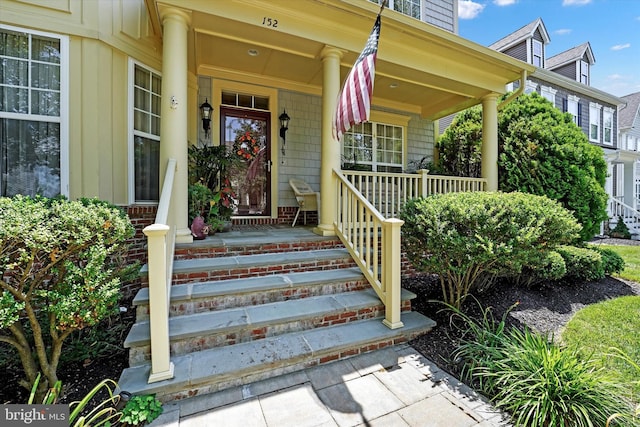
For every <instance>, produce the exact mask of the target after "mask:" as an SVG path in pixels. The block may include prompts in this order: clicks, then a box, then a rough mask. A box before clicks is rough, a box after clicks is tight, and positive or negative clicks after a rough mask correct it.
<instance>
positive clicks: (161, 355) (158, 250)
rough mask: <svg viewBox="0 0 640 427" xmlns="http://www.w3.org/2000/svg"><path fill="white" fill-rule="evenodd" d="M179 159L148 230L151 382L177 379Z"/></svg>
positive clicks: (169, 166)
mask: <svg viewBox="0 0 640 427" xmlns="http://www.w3.org/2000/svg"><path fill="white" fill-rule="evenodd" d="M176 164H177V163H176V160H174V159H169V161H168V162H167V171H166V173H165V177H164V184H163V185H162V193H161V194H160V202H159V203H158V212H157V213H156V219H155V223H154V224H151V225H149V226H148V227H145V228H144V230H143V232H144V234H145V235H146V236H147V251H148V261H147V265H148V267H149V307H152V309H151V310H150V313H149V327H150V329H151V331H150V332H151V373H150V374H149V379H148V382H149V383H153V382H156V381H162V380H166V379H169V378H173V371H174V366H173V362H171V359H170V350H169V301H170V299H171V275H172V273H173V253H174V249H175V236H176V230H175V221H174V219H173V218H172V215H171V210H170V209H169V207H170V205H171V195H172V193H173V181H174V177H175V172H176Z"/></svg>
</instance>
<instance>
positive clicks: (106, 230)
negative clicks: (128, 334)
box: [0, 196, 138, 400]
mask: <svg viewBox="0 0 640 427" xmlns="http://www.w3.org/2000/svg"><path fill="white" fill-rule="evenodd" d="M133 232H134V230H133V226H132V225H131V222H130V221H129V218H128V217H127V215H126V214H125V213H124V212H123V211H122V210H121V209H119V208H117V207H115V206H113V205H110V204H108V203H106V202H102V201H99V200H93V199H92V200H89V199H82V200H78V201H68V200H65V199H60V198H59V199H46V198H42V197H36V198H30V197H23V196H16V197H13V198H0V254H1V255H0V290H1V291H2V292H1V294H0V328H1V332H0V342H4V343H7V344H9V345H11V346H13V348H14V349H15V350H17V352H18V355H19V357H20V361H21V364H22V367H23V370H24V374H25V378H24V379H23V380H22V381H21V384H22V385H23V386H24V387H25V388H27V389H31V387H32V386H33V384H34V383H35V381H36V378H37V376H38V373H39V372H41V373H42V375H43V378H44V379H45V381H41V382H40V385H39V388H38V392H37V394H36V398H37V399H38V400H41V398H42V397H43V396H44V394H45V392H46V390H47V387H49V385H53V384H55V383H56V382H57V381H58V376H57V368H58V363H59V361H60V356H61V353H62V345H63V343H64V341H65V339H66V338H68V337H69V336H70V335H71V334H72V333H73V332H74V331H77V330H80V329H83V328H85V327H87V326H92V325H95V324H97V323H98V322H99V321H100V320H101V319H103V318H105V317H107V316H109V315H110V314H111V313H114V312H115V310H116V307H117V304H118V301H119V299H120V284H121V283H122V282H123V281H126V280H129V279H130V278H132V277H133V275H135V274H136V272H137V269H138V266H137V265H135V264H131V265H127V264H126V262H125V261H124V260H125V259H126V253H127V246H126V244H125V242H126V240H127V239H128V238H130V237H131V236H133Z"/></svg>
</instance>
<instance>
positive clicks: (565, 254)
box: [557, 246, 605, 281]
mask: <svg viewBox="0 0 640 427" xmlns="http://www.w3.org/2000/svg"><path fill="white" fill-rule="evenodd" d="M557 251H558V253H559V254H560V255H562V258H563V259H564V262H565V265H566V267H567V274H566V276H565V279H566V280H572V281H591V280H600V279H602V278H604V276H605V271H604V264H603V263H602V255H601V254H600V252H598V251H596V250H594V249H589V248H581V247H576V246H560V247H558V249H557Z"/></svg>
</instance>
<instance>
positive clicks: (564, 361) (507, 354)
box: [456, 310, 630, 427]
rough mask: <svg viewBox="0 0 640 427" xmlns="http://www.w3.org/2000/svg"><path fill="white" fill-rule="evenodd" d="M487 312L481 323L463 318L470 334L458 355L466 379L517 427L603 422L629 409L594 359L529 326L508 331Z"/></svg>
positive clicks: (613, 383)
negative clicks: (525, 328)
mask: <svg viewBox="0 0 640 427" xmlns="http://www.w3.org/2000/svg"><path fill="white" fill-rule="evenodd" d="M458 313H459V312H458ZM484 313H485V315H484V318H483V320H482V322H480V323H478V322H475V321H473V320H470V319H469V318H468V317H464V316H463V318H464V319H465V321H466V323H467V324H466V327H467V328H468V330H467V334H466V336H467V337H468V338H466V339H465V340H464V341H463V343H462V345H461V346H460V348H459V349H458V351H457V353H456V356H459V357H460V358H462V360H463V362H464V370H463V375H464V377H465V378H466V379H467V380H471V381H472V382H473V383H475V384H477V385H478V387H479V388H480V389H481V391H483V392H484V393H486V394H487V395H488V396H489V397H490V398H491V399H492V400H493V401H494V402H495V405H496V407H497V408H499V409H502V410H504V411H506V412H508V413H509V414H510V415H511V417H512V419H511V421H512V422H513V424H514V425H515V426H523V427H524V426H526V427H548V426H567V427H568V426H600V425H604V424H605V423H606V421H607V418H608V417H609V416H611V415H612V414H615V413H626V412H628V411H629V410H630V408H629V405H628V403H627V402H626V401H625V400H624V399H621V396H622V390H621V389H620V387H619V386H618V385H617V384H616V382H615V380H613V379H612V377H610V376H609V373H608V371H607V370H606V369H604V368H601V367H599V366H597V365H596V364H595V363H594V362H593V361H592V360H591V359H589V358H583V357H582V356H581V355H580V354H579V353H578V352H577V351H575V350H570V349H565V348H562V347H560V346H558V345H557V344H554V343H553V342H552V341H551V340H549V339H547V337H544V336H542V335H540V334H536V333H534V332H531V331H529V330H524V331H521V330H519V329H517V328H514V329H511V330H509V331H505V329H504V319H503V320H502V321H500V322H497V321H495V320H494V319H493V318H491V317H490V316H488V315H487V313H489V312H488V310H485V311H484Z"/></svg>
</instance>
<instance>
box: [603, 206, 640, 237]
mask: <svg viewBox="0 0 640 427" xmlns="http://www.w3.org/2000/svg"><path fill="white" fill-rule="evenodd" d="M609 216H610V217H611V218H613V219H614V221H617V220H618V217H621V218H622V220H623V221H624V223H625V224H626V225H627V228H629V231H631V232H632V233H634V234H637V233H640V212H639V211H637V210H636V209H634V208H633V207H632V206H629V205H627V204H625V203H623V202H621V201H620V200H618V199H616V198H613V197H610V198H609Z"/></svg>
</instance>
